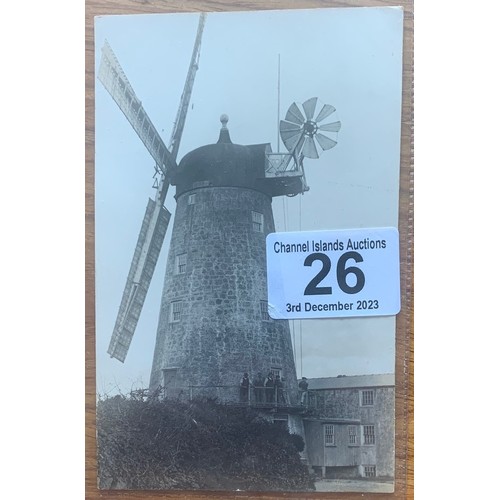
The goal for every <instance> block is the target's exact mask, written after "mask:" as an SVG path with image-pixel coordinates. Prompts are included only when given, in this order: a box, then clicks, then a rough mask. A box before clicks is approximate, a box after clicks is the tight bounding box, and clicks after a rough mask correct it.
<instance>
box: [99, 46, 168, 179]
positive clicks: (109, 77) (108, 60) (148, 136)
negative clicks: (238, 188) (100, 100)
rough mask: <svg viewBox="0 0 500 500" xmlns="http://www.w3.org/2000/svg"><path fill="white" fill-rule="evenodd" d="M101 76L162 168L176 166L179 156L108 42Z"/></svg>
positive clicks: (101, 65) (164, 171) (104, 49)
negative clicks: (135, 89)
mask: <svg viewBox="0 0 500 500" xmlns="http://www.w3.org/2000/svg"><path fill="white" fill-rule="evenodd" d="M97 78H98V79H99V80H100V82H101V83H102V84H103V85H104V88H105V89H106V90H107V91H108V92H109V94H110V95H111V97H112V98H113V99H114V101H115V102H116V104H118V107H119V108H120V110H121V111H122V112H123V114H124V115H125V117H126V118H127V120H128V121H129V122H130V124H131V125H132V127H133V129H134V130H135V131H136V132H137V135H138V136H139V138H140V139H141V141H142V142H143V143H144V145H145V146H146V149H147V150H148V151H149V153H150V154H151V156H152V157H153V158H154V160H155V161H156V164H157V165H158V168H159V169H160V170H161V171H162V172H163V173H166V172H167V171H168V170H169V169H172V168H174V167H175V165H176V163H175V158H174V157H173V156H172V155H171V154H170V151H169V150H168V149H167V146H165V143H164V142H163V140H162V138H161V137H160V134H158V132H157V130H156V128H155V126H154V125H153V122H152V121H151V119H150V118H149V116H148V115H147V113H146V111H145V110H144V108H143V106H142V103H141V101H140V100H139V98H138V97H137V96H136V95H135V92H134V89H133V88H132V85H130V82H129V81H128V79H127V77H126V76H125V73H124V71H123V69H122V68H121V66H120V63H119V62H118V59H117V57H116V56H115V54H114V53H113V51H112V50H111V47H110V46H109V44H108V42H105V44H104V46H103V48H102V57H101V64H100V65H99V73H98V75H97Z"/></svg>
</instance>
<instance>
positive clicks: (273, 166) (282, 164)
mask: <svg viewBox="0 0 500 500" xmlns="http://www.w3.org/2000/svg"><path fill="white" fill-rule="evenodd" d="M266 160H267V161H266V177H279V176H283V175H302V169H300V168H299V166H298V164H297V162H295V161H294V158H293V155H292V154H290V153H266Z"/></svg>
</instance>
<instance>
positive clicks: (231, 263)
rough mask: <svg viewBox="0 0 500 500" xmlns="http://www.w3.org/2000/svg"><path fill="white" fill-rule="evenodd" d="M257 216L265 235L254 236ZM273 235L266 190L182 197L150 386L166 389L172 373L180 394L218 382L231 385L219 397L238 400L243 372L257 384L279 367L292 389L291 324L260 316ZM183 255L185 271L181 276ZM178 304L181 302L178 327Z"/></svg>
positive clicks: (205, 191) (215, 190)
mask: <svg viewBox="0 0 500 500" xmlns="http://www.w3.org/2000/svg"><path fill="white" fill-rule="evenodd" d="M193 194H194V195H195V197H194V199H193V197H191V199H190V195H193ZM189 201H190V202H191V204H190V203H189ZM252 211H254V212H257V213H260V214H263V221H264V224H263V228H262V232H259V231H255V228H254V224H253V221H252ZM270 232H274V220H273V214H272V208H271V198H270V197H268V196H267V195H265V194H263V193H261V192H258V191H254V190H251V189H244V188H235V187H202V188H198V189H193V190H191V191H188V192H186V193H184V194H182V195H181V196H179V197H178V200H177V209H176V212H175V219H174V226H173V229H172V238H171V244H170V250H169V256H168V259H167V268H166V275H165V282H164V290H163V295H162V304H161V312H160V319H159V326H158V332H157V339H156V346H155V354H154V360H153V367H152V372H151V382H150V386H151V388H155V387H157V386H158V385H163V383H164V380H163V372H162V370H164V369H171V370H172V372H171V373H175V385H176V387H177V389H179V388H184V390H186V388H187V387H188V386H192V385H194V386H209V385H219V386H224V387H225V388H222V389H221V388H219V389H218V392H217V395H218V396H219V397H221V398H222V399H224V397H223V395H224V394H226V395H231V397H230V398H229V399H234V398H236V397H238V387H237V386H238V384H239V381H240V379H241V377H242V374H243V372H245V371H246V372H248V373H249V374H250V379H252V378H253V376H254V375H255V374H256V373H257V372H259V371H261V372H262V373H263V374H264V375H266V373H267V372H268V371H269V369H270V368H273V367H274V368H281V369H282V370H283V372H282V373H283V377H284V378H285V384H290V386H293V388H295V387H296V373H295V366H294V362H293V351H292V344H291V338H290V331H289V326H288V322H287V321H283V320H280V321H278V320H272V319H270V318H265V317H263V313H262V311H261V307H262V306H261V301H267V281H266V276H267V272H266V251H265V238H266V235H267V234H268V233H270ZM181 254H185V255H186V267H185V270H184V272H182V273H179V269H178V267H176V266H177V259H176V258H178V256H179V255H181ZM174 301H179V302H180V303H181V304H182V305H181V313H180V320H179V321H175V322H173V321H172V302H174ZM175 369H177V370H175ZM195 391H201V389H195ZM205 392H206V391H205ZM209 393H210V391H209ZM212 394H215V393H214V391H212Z"/></svg>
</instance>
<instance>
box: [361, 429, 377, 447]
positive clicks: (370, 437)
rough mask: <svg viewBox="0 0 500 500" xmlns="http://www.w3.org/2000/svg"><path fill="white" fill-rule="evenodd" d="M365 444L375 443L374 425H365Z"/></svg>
mask: <svg viewBox="0 0 500 500" xmlns="http://www.w3.org/2000/svg"><path fill="white" fill-rule="evenodd" d="M363 444H375V426H374V425H363Z"/></svg>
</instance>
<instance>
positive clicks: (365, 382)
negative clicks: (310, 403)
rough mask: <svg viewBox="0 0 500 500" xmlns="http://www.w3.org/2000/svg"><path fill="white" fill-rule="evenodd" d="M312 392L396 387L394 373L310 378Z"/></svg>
mask: <svg viewBox="0 0 500 500" xmlns="http://www.w3.org/2000/svg"><path fill="white" fill-rule="evenodd" d="M307 382H308V384H309V387H308V389H311V390H318V389H354V388H358V387H359V388H361V387H382V386H394V385H395V377H394V373H379V374H374V375H352V376H350V375H349V376H346V375H343V376H339V377H324V378H310V379H308V380H307Z"/></svg>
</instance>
